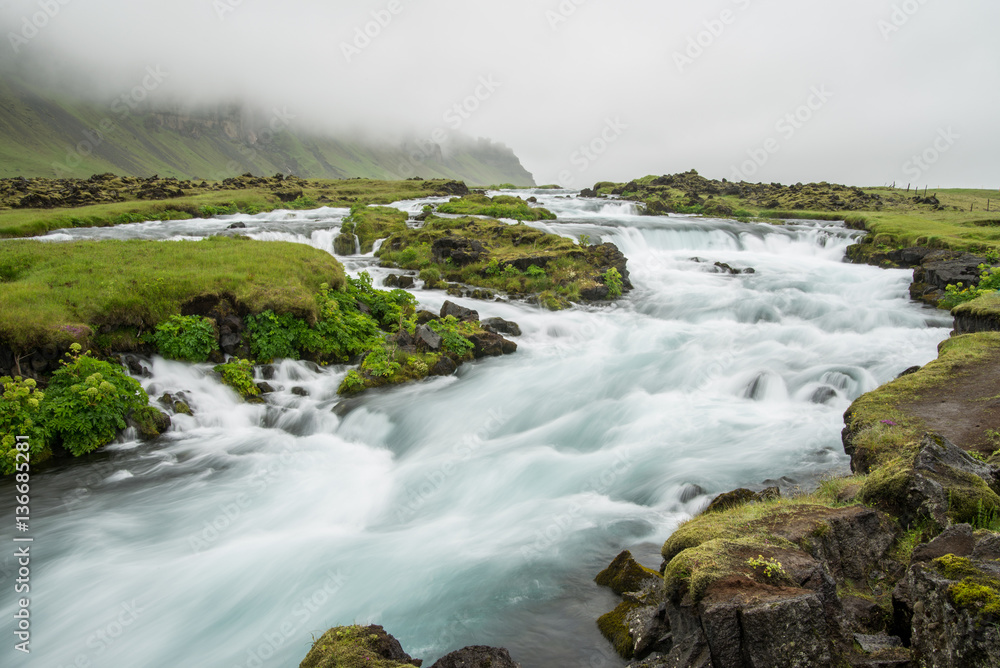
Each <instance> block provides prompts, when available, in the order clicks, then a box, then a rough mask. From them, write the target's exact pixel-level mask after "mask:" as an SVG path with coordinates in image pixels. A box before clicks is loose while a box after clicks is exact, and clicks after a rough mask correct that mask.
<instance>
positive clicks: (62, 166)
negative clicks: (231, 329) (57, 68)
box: [0, 77, 534, 186]
mask: <svg viewBox="0 0 1000 668" xmlns="http://www.w3.org/2000/svg"><path fill="white" fill-rule="evenodd" d="M103 172H115V173H118V174H126V175H133V176H147V177H148V176H152V175H154V174H158V175H160V176H164V177H176V178H179V179H186V178H199V179H209V180H222V179H225V178H228V177H232V176H237V175H239V174H244V173H247V172H251V173H254V174H274V173H284V174H295V175H297V176H301V177H304V178H318V179H343V178H353V177H362V178H372V179H387V180H393V179H404V178H411V177H415V176H420V177H422V178H427V179H432V178H446V179H458V180H462V181H465V182H467V183H469V184H471V185H490V184H494V183H514V184H517V185H523V186H531V185H534V179H533V178H532V176H531V174H530V173H529V172H528V171H526V170H525V169H524V167H522V166H521V163H520V160H518V158H517V156H516V155H514V153H513V151H511V150H510V149H509V148H507V147H506V146H503V145H502V144H497V143H494V142H491V141H489V140H486V139H478V140H474V139H469V138H456V139H453V140H451V141H450V143H449V144H448V145H447V146H445V147H442V146H440V145H438V144H435V143H432V142H429V141H427V142H411V143H408V144H396V145H391V144H389V143H383V144H381V145H380V144H376V143H373V142H366V141H361V140H352V139H349V138H344V137H333V136H329V135H324V134H320V133H316V132H309V131H306V130H303V129H302V128H300V127H297V125H296V122H295V119H294V117H292V116H291V115H290V114H289V113H288V112H287V111H286V110H284V109H279V108H274V109H270V110H265V111H254V110H249V109H248V108H246V107H241V106H238V105H230V106H227V107H222V108H216V109H211V110H203V111H199V112H190V111H183V110H180V109H175V110H152V109H149V108H147V107H146V106H145V105H143V104H135V103H132V102H131V101H130V100H127V99H118V100H115V101H114V102H112V103H111V104H104V105H102V104H96V103H93V102H88V101H84V100H82V99H79V98H75V97H70V96H65V95H59V94H54V93H52V92H51V91H48V90H45V89H43V88H42V87H40V86H35V85H32V84H30V83H27V82H24V81H19V80H17V79H16V78H14V77H4V78H3V79H0V178H6V177H16V176H28V177H30V176H45V177H56V178H66V177H74V178H86V177H88V176H90V175H91V174H98V173H103Z"/></svg>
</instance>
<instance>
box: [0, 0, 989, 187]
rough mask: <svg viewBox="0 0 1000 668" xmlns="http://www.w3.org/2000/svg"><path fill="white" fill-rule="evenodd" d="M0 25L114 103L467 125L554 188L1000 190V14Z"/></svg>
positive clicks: (218, 10)
mask: <svg viewBox="0 0 1000 668" xmlns="http://www.w3.org/2000/svg"><path fill="white" fill-rule="evenodd" d="M390 6H391V8H392V9H396V10H398V11H397V13H395V14H392V13H391V12H390ZM45 7H49V10H48V11H49V13H50V14H52V16H51V17H49V16H45V15H44V14H41V15H39V14H38V13H39V12H44V11H45ZM373 12H375V13H378V12H382V14H381V17H382V19H383V23H386V25H384V26H376V25H375V24H372V25H371V26H370V32H372V33H373V34H374V33H377V35H376V36H375V37H374V38H372V39H371V40H370V43H369V44H367V45H364V43H363V42H358V43H357V45H356V46H355V48H356V47H357V46H363V48H359V49H358V50H357V51H352V52H350V53H346V54H345V50H344V45H345V44H351V43H352V42H353V41H354V39H355V37H356V34H357V33H356V31H357V30H359V29H360V30H364V28H365V26H366V23H368V22H370V21H373V20H374V19H373V14H372V13H373ZM724 12H727V13H725V14H724ZM388 17H391V20H390V21H386V19H387V18H388ZM43 18H44V20H42V19H43ZM723 20H724V21H723ZM25 21H28V22H29V23H31V22H32V21H34V22H35V23H39V24H43V27H41V28H40V29H39V30H37V35H34V34H32V30H31V29H30V28H27V29H26V28H25V25H26V24H25ZM376 28H377V29H376ZM0 29H2V34H3V42H2V43H0V63H2V62H13V63H19V64H21V65H25V66H37V65H38V64H40V63H42V64H45V65H46V66H48V67H49V68H50V69H55V70H56V71H58V72H60V73H61V74H62V75H64V78H65V79H66V80H67V81H76V82H79V81H84V80H87V78H86V76H81V72H83V73H86V75H89V76H90V77H93V78H94V79H95V80H99V81H100V82H101V85H100V90H101V91H102V92H101V94H102V95H104V96H105V98H106V99H108V100H110V99H111V98H112V97H114V96H116V95H119V94H121V93H125V92H127V91H128V90H129V89H130V88H132V87H133V86H136V85H141V84H142V81H143V77H144V71H145V70H146V68H147V67H149V66H153V67H156V66H159V67H160V68H161V71H164V72H168V73H169V75H168V76H166V78H164V80H163V81H162V83H159V84H157V86H158V87H157V90H156V91H155V94H156V95H157V96H163V97H164V98H167V97H174V98H177V99H184V100H196V101H199V102H207V103H211V102H215V101H222V100H231V99H233V98H234V97H236V96H242V97H246V98H248V99H251V100H253V101H255V102H258V103H261V104H266V105H268V108H272V107H277V108H279V109H281V110H284V111H285V112H286V113H288V114H291V115H294V116H296V118H297V119H298V120H299V121H300V122H303V121H308V122H310V123H313V124H319V125H324V126H328V127H329V128H331V129H333V130H339V131H343V130H344V129H345V128H352V129H357V128H363V129H365V130H366V131H367V133H369V134H371V135H374V136H386V137H393V138H395V137H399V136H401V135H403V134H407V133H415V134H416V135H418V136H429V135H430V133H431V131H432V130H433V129H435V128H443V129H452V128H454V127H455V125H456V124H458V125H459V128H458V129H459V130H460V131H461V132H463V133H465V134H469V135H473V136H485V137H490V138H492V139H495V140H499V141H502V142H504V143H506V144H507V145H508V146H510V147H511V148H513V149H514V151H515V152H516V153H517V155H518V156H519V157H520V158H521V160H522V163H523V164H524V166H525V167H526V168H527V169H528V170H529V171H530V172H532V173H533V174H534V175H535V178H536V180H537V181H538V182H539V183H551V182H561V183H564V184H567V185H573V186H575V187H583V186H587V185H591V184H593V183H594V182H596V181H599V180H615V181H621V180H627V179H630V178H634V177H639V176H643V175H646V174H664V173H673V172H677V171H683V170H687V169H691V168H695V169H697V170H698V171H699V172H700V173H702V174H703V175H705V176H709V177H714V178H723V177H726V178H730V179H732V178H735V177H738V176H742V177H744V178H746V179H747V180H751V181H782V182H786V183H790V182H796V181H803V182H805V181H820V180H827V181H836V182H844V183H849V184H856V185H881V184H884V183H891V182H893V181H895V182H896V183H897V184H906V183H907V182H911V181H912V182H914V183H919V184H921V185H923V184H928V185H930V186H931V187H936V186H942V187H947V186H969V187H989V188H998V189H1000V161H998V160H997V156H998V154H1000V129H998V127H997V121H996V119H997V117H998V115H1000V114H998V110H1000V76H998V75H1000V2H997V1H996V0H947V1H946V0H836V1H835V2H834V1H831V0H825V1H822V2H820V1H818V0H794V1H793V0H708V1H705V0H699V1H697V2H696V1H694V0H686V1H680V0H659V1H657V0H616V1H614V2H612V1H611V0H561V1H560V0H540V1H529V0H507V1H506V2H502V3H501V2H497V1H495V0H494V1H493V2H484V1H483V0H461V1H460V0H392V2H390V0H352V1H351V2H346V1H344V0H332V1H329V0H282V1H281V2H278V1H276V0H169V1H168V0H143V1H139V0H0ZM25 30H27V32H25ZM12 33H13V35H15V36H21V37H23V36H24V35H27V34H32V36H31V37H30V39H25V40H23V41H22V40H17V39H14V41H13V42H12V37H11V34H12ZM699 40H700V42H701V46H700V47H697V48H691V49H690V51H688V49H689V47H690V45H691V44H692V41H693V42H694V43H695V44H697V42H698V41H699ZM14 46H17V52H15V49H14ZM698 49H700V52H699V50H698ZM686 51H687V53H686ZM681 56H683V58H687V59H688V60H683V59H681ZM482 80H486V81H492V82H494V83H493V84H492V85H490V86H488V87H487V86H482V85H481V83H480V82H481V81H482ZM477 88H478V92H479V94H480V98H482V99H475V98H474V97H470V96H475V94H476V93H477ZM813 91H820V92H822V93H823V94H822V95H815V94H814V93H813ZM811 96H812V97H811ZM810 98H811V99H810ZM465 100H468V107H469V109H470V110H471V111H465V110H463V112H462V114H461V115H459V114H458V113H457V112H455V111H454V105H456V104H460V105H461V104H462V103H463V101H465ZM810 101H811V102H812V106H813V107H814V108H813V109H809V108H808V107H805V108H802V105H806V104H807V103H808V102H810ZM473 109H474V110H473ZM449 110H451V111H450V112H449ZM796 112H798V113H799V115H800V116H799V119H795V120H794V122H792V121H789V120H785V121H784V122H782V123H781V124H780V125H779V121H781V120H782V119H783V118H785V117H786V115H787V114H795V113H796ZM602 134H603V135H604V136H603V137H602ZM609 140H610V141H609ZM935 142H936V143H937V146H935ZM583 146H590V151H589V153H590V155H586V154H585V153H583V152H581V151H580V149H581V147H583ZM914 156H923V158H922V159H921V161H920V162H919V164H918V162H915V161H914V160H913V158H914ZM754 157H756V163H761V164H760V165H759V166H758V164H755V163H754V162H747V161H750V160H752V159H753V158H754ZM736 170H741V171H740V172H737V171H736Z"/></svg>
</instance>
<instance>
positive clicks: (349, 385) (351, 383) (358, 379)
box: [337, 369, 365, 394]
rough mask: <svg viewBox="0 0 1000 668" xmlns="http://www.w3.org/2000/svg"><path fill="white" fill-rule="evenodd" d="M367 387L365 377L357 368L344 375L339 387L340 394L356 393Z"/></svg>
mask: <svg viewBox="0 0 1000 668" xmlns="http://www.w3.org/2000/svg"><path fill="white" fill-rule="evenodd" d="M363 389H365V378H364V376H362V375H361V374H360V373H358V372H357V370H355V369H352V370H351V371H349V372H348V373H347V375H346V376H344V380H342V381H341V382H340V387H339V388H338V389H337V392H338V393H339V394H356V393H358V392H360V391H361V390H363Z"/></svg>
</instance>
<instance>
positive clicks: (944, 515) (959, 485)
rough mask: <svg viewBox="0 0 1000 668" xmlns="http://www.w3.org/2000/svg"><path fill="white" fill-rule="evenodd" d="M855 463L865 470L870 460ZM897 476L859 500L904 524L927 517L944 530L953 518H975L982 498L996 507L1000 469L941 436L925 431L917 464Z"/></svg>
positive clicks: (999, 485)
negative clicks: (891, 514) (891, 483)
mask: <svg viewBox="0 0 1000 668" xmlns="http://www.w3.org/2000/svg"><path fill="white" fill-rule="evenodd" d="M859 456H860V453H858V452H855V457H859ZM852 466H854V467H856V469H855V470H861V471H863V472H865V473H867V472H868V470H867V468H868V467H870V464H869V465H868V467H866V466H865V462H859V463H857V464H855V462H853V461H852ZM896 477H897V479H898V482H897V483H894V484H893V485H892V486H888V487H879V486H877V485H875V486H869V485H866V486H865V488H864V489H863V490H862V496H861V499H862V501H864V502H866V503H870V504H874V505H875V506H876V507H879V508H882V509H885V510H887V511H888V512H891V513H893V514H894V515H895V516H896V517H898V518H899V521H900V523H901V524H902V525H903V526H906V527H909V526H912V525H913V524H914V523H916V522H919V521H921V520H922V519H929V520H931V521H932V522H933V523H934V524H936V525H937V526H938V528H939V529H943V528H944V527H947V526H948V525H949V524H951V522H952V518H953V517H955V516H959V518H962V517H972V516H975V514H976V513H977V506H983V502H984V501H985V504H986V505H985V506H984V507H987V509H988V508H989V507H990V505H998V504H997V502H996V491H997V490H998V489H1000V469H998V468H997V467H995V466H990V465H989V464H986V463H984V462H981V461H979V460H977V459H974V458H973V457H971V456H969V454H968V453H966V452H965V451H964V450H961V449H960V448H958V447H957V446H956V445H955V444H953V443H952V442H951V441H949V440H948V439H946V438H944V437H943V436H940V435H939V434H926V435H924V438H923V440H922V441H921V444H920V450H919V452H918V453H917V456H916V459H915V460H914V463H913V467H912V468H911V469H909V470H907V471H905V472H902V473H900V474H898V475H897V476H896Z"/></svg>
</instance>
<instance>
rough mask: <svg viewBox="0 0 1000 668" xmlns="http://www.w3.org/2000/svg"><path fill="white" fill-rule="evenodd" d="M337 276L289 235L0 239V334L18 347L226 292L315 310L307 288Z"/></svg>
mask: <svg viewBox="0 0 1000 668" xmlns="http://www.w3.org/2000/svg"><path fill="white" fill-rule="evenodd" d="M323 283H327V284H329V285H331V286H334V287H340V286H342V285H343V284H344V271H343V268H342V267H341V266H340V263H339V262H337V261H336V260H335V259H334V258H333V257H331V256H330V255H329V254H327V253H324V252H323V251H320V250H317V249H315V248H311V247H309V246H303V245H300V244H293V243H275V242H260V241H253V240H250V239H246V238H238V237H237V238H232V237H211V238H209V239H205V240H203V241H179V242H171V243H161V242H156V241H78V242H70V243H57V244H55V243H53V244H47V243H39V242H37V241H28V240H25V241H20V240H12V241H5V242H2V243H0V311H2V312H3V313H4V317H3V319H2V320H0V342H3V343H6V344H7V345H9V346H10V347H11V348H13V349H14V350H15V351H19V352H26V351H27V350H30V349H32V348H37V347H39V346H43V345H46V344H49V343H60V342H71V341H77V342H79V343H82V344H84V345H90V344H92V343H93V342H94V341H93V337H95V336H98V335H100V334H108V333H110V332H114V331H118V330H124V329H135V330H137V331H138V332H139V333H141V332H148V331H151V330H152V328H153V327H155V326H156V325H157V324H159V323H160V322H162V321H164V320H166V319H167V318H168V317H170V316H171V315H179V314H180V313H181V311H182V309H183V306H184V304H185V303H187V302H189V301H190V300H192V299H194V298H196V297H199V296H203V295H221V294H226V295H231V296H232V298H234V299H235V301H236V302H238V303H239V304H240V305H241V307H242V308H243V309H245V310H246V311H247V312H261V311H265V310H268V309H271V310H275V311H279V312H288V313H295V314H297V315H300V316H302V317H305V318H308V319H311V320H314V321H315V319H316V317H317V313H318V311H317V306H316V303H315V299H314V295H315V294H316V293H317V292H319V289H320V286H321V285H322V284H323Z"/></svg>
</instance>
